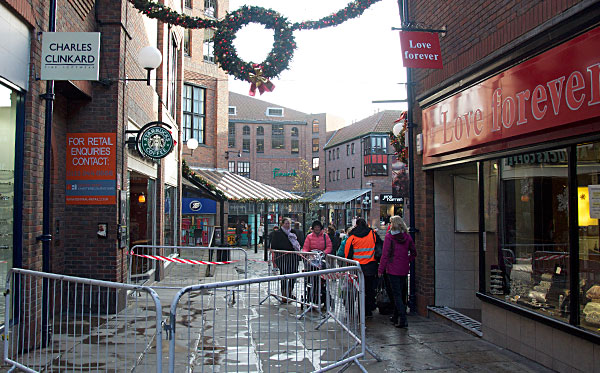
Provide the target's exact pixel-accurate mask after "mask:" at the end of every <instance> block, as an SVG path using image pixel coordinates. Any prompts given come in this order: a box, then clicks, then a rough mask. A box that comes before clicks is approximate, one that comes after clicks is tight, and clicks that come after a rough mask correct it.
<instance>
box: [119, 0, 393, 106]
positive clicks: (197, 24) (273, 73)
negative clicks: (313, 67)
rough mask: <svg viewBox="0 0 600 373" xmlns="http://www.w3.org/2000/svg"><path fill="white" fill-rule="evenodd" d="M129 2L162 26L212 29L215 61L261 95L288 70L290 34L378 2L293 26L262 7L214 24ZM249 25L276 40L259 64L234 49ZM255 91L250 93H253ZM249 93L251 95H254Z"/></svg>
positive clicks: (358, 1)
mask: <svg viewBox="0 0 600 373" xmlns="http://www.w3.org/2000/svg"><path fill="white" fill-rule="evenodd" d="M129 1H130V2H131V3H132V4H133V6H134V7H135V8H136V9H137V10H139V11H140V12H141V13H142V14H144V15H146V16H147V17H149V18H154V19H158V20H160V21H162V22H164V23H168V24H171V25H175V26H181V27H184V28H212V29H215V35H214V42H215V59H216V61H217V62H218V64H219V65H220V66H221V68H222V69H223V70H225V71H227V72H228V73H229V74H231V75H233V76H234V77H235V78H236V79H240V80H243V81H247V82H249V83H251V84H253V85H256V88H258V90H259V92H260V93H261V94H262V93H263V92H265V91H267V92H270V91H272V88H274V85H272V83H271V82H270V81H269V79H271V78H275V77H277V76H278V75H279V74H280V73H281V72H282V71H283V70H286V69H287V68H288V66H289V64H290V61H291V59H292V56H293V54H294V50H295V49H296V43H295V41H294V35H293V32H294V31H295V30H317V29H322V28H325V27H332V26H337V25H340V24H342V23H344V22H345V21H347V20H349V19H352V18H356V17H358V16H360V15H361V14H363V13H364V11H365V10H367V9H368V8H369V7H370V6H371V5H373V4H375V3H377V2H379V1H381V0H355V1H353V2H351V3H349V4H348V6H346V7H345V8H344V9H341V10H339V11H337V12H335V13H333V14H331V15H328V16H326V17H323V18H321V19H319V20H316V21H304V22H297V23H294V24H290V23H289V22H288V21H287V18H285V17H282V16H281V15H280V14H279V13H277V12H276V11H274V10H272V9H265V8H261V7H253V6H243V7H241V8H240V9H238V10H236V11H233V12H231V13H227V15H226V16H225V18H223V19H222V20H220V21H217V20H215V19H210V18H199V17H191V16H188V15H185V14H180V13H178V12H176V11H174V10H172V9H171V8H169V7H167V6H165V5H162V4H157V3H155V2H153V1H151V0H129ZM249 23H260V24H262V25H264V26H265V28H268V29H273V31H274V39H275V40H274V43H273V49H272V50H271V52H270V53H269V54H268V55H267V58H266V59H265V60H264V61H263V62H261V63H259V64H256V63H253V62H245V61H243V60H241V59H240V58H239V57H238V55H237V51H236V49H235V47H234V46H233V40H234V39H235V34H236V33H237V32H238V31H239V30H240V29H241V28H242V27H243V26H245V25H247V24H249ZM255 65H258V66H260V68H261V74H259V73H258V72H256V71H255ZM259 83H260V84H259ZM261 87H262V90H261ZM254 91H255V90H254ZM254 91H253V90H251V92H252V93H254ZM252 93H251V95H253V94H252Z"/></svg>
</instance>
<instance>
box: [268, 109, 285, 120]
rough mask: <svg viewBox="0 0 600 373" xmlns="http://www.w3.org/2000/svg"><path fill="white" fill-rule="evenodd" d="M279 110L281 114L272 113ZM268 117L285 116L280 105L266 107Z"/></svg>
mask: <svg viewBox="0 0 600 373" xmlns="http://www.w3.org/2000/svg"><path fill="white" fill-rule="evenodd" d="M278 110H281V114H273V112H274V111H278ZM265 115H266V116H268V117H277V118H283V117H284V116H285V110H284V109H283V108H282V107H268V108H267V112H266V113H265Z"/></svg>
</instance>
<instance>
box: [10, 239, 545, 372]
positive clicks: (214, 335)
mask: <svg viewBox="0 0 600 373" xmlns="http://www.w3.org/2000/svg"><path fill="white" fill-rule="evenodd" d="M248 254H249V259H250V260H249V262H248V266H247V267H245V266H240V265H239V264H236V265H235V266H233V267H234V268H235V270H230V271H227V273H226V274H222V276H220V277H219V281H225V280H233V279H239V278H244V277H246V276H247V277H261V276H266V275H268V274H270V273H269V271H268V267H267V264H266V263H264V262H263V261H262V253H261V252H260V251H259V253H258V254H254V253H253V252H252V251H249V252H248ZM199 268H202V267H198V266H190V265H187V266H177V267H175V266H173V267H171V268H170V269H171V270H169V271H167V274H168V276H167V279H166V281H163V282H162V283H161V284H160V285H161V286H162V287H161V288H157V289H156V291H157V292H158V294H159V295H160V298H161V303H162V307H163V309H162V319H163V320H167V316H168V310H169V307H170V303H171V299H172V298H173V297H174V296H175V294H176V293H177V287H178V286H180V285H183V284H185V283H188V284H190V283H195V282H211V280H210V279H209V278H202V277H205V276H204V275H205V273H206V272H205V271H204V270H199ZM174 269H176V270H174ZM199 278H201V279H199ZM252 286H253V287H254V288H253V289H250V288H249V289H247V292H245V293H242V292H239V293H238V296H237V298H236V299H235V303H234V304H235V307H234V305H233V304H232V297H231V294H232V293H231V292H219V291H213V290H203V291H202V292H198V293H192V294H190V295H189V296H186V297H183V298H182V301H181V302H180V307H179V310H178V318H177V325H178V326H177V328H178V332H177V333H176V336H177V337H176V339H175V350H174V351H175V361H176V363H175V371H176V372H179V371H181V372H184V371H209V372H220V371H243V372H271V371H273V372H300V371H302V372H304V371H311V370H313V369H318V368H319V367H323V366H326V365H328V364H331V363H332V362H335V361H336V359H339V358H340V357H341V356H343V353H344V352H345V351H347V350H348V349H349V348H350V350H352V346H353V344H354V342H353V341H352V342H351V343H349V344H347V345H343V343H341V342H342V340H343V338H340V335H339V334H337V333H340V332H339V328H338V329H336V328H337V327H338V325H336V324H335V323H334V322H332V320H330V321H329V322H326V323H325V324H324V325H323V327H322V328H321V329H320V330H315V326H316V325H317V324H318V323H319V322H320V321H321V320H322V315H321V314H320V313H318V312H312V313H309V314H308V315H307V317H305V318H303V319H302V320H298V319H297V318H296V316H297V315H298V312H299V311H298V309H299V307H298V306H297V305H292V304H280V303H279V302H278V301H276V300H274V298H272V299H271V300H270V301H269V302H267V303H265V304H264V305H260V306H258V303H259V302H260V300H262V299H264V298H265V297H266V295H267V294H269V292H270V291H271V290H270V289H269V288H268V287H265V286H262V287H261V286H257V285H252ZM248 305H252V307H248ZM240 310H242V311H243V312H242V313H241V314H240ZM233 311H237V312H233ZM149 312H150V313H152V310H149ZM388 317H389V316H385V315H379V314H378V313H377V312H375V315H374V317H373V318H372V319H369V320H367V322H366V338H367V346H368V347H370V349H371V350H372V351H374V352H375V353H376V354H377V355H379V356H380V357H381V358H382V361H381V362H378V361H376V360H375V359H374V358H373V357H372V356H371V355H369V354H367V356H366V357H365V358H364V359H363V360H361V363H362V365H363V366H364V367H365V368H366V369H367V370H368V371H369V372H424V371H428V372H431V371H433V372H440V373H441V372H550V371H551V370H548V369H546V368H544V367H542V366H541V365H538V364H536V363H534V362H532V361H530V360H528V359H526V358H524V357H522V356H519V355H516V354H514V353H512V352H509V351H507V350H505V349H501V348H499V347H497V346H495V345H493V344H491V343H488V342H486V341H484V340H482V339H481V338H479V337H475V336H473V335H471V334H469V333H467V332H464V331H462V330H461V329H459V328H458V327H452V326H449V325H446V324H444V323H443V322H440V321H437V320H434V319H428V318H424V317H421V316H409V318H408V322H409V327H408V328H407V329H399V328H395V327H394V326H392V324H391V322H390V321H389V320H388ZM113 323H116V324H118V323H131V320H130V319H129V320H128V319H127V318H125V319H120V321H119V322H116V321H115V320H113ZM116 324H115V325H114V329H115V330H118V329H121V328H120V327H119V325H116ZM150 328H151V327H150ZM232 328H234V329H235V333H231V332H230V331H231V329H232ZM110 329H112V328H110ZM133 331H134V332H133V333H131V335H129V334H130V333H127V335H125V336H124V335H119V336H107V337H108V338H119V339H122V338H123V337H125V338H127V337H128V336H129V337H132V339H131V340H129V341H128V342H126V344H129V343H131V342H133V340H135V329H133ZM92 334H93V332H92ZM150 334H154V332H153V331H152V330H150ZM59 340H61V339H55V341H59ZM62 340H63V341H64V339H62ZM90 343H93V341H90V338H88V339H85V338H84V339H81V340H80V341H77V342H76V343H72V345H73V346H76V348H73V351H82V352H86V351H87V350H88V349H89V344H90ZM145 343H146V347H147V348H146V349H145V352H143V353H142V354H141V355H140V356H139V358H140V360H139V361H138V363H137V369H134V371H149V372H154V371H157V367H156V366H155V364H153V362H155V361H156V348H155V341H149V340H146V341H145ZM107 347H108V348H110V347H109V346H107ZM59 350H62V349H61V348H59ZM162 350H163V371H164V372H166V371H168V368H167V364H168V361H169V356H168V352H169V341H168V340H166V339H164V338H163V348H162ZM353 353H356V350H354V351H353ZM50 355H52V354H50ZM65 355H66V356H65V358H67V357H69V354H65ZM74 355H75V354H74ZM77 355H79V354H76V356H74V357H73V358H70V359H62V363H63V364H65V363H67V364H70V365H66V366H65V365H63V364H61V365H58V366H57V365H54V364H48V368H50V369H52V368H54V369H59V370H62V369H65V368H66V369H69V370H70V369H71V368H72V367H73V368H76V370H78V371H94V370H95V369H93V368H91V367H86V366H85V365H84V364H82V363H84V362H86V361H87V362H89V361H94V362H95V363H96V364H97V362H96V361H95V360H93V359H90V358H89V357H88V356H86V355H85V354H83V353H82V355H81V356H77ZM51 359H52V357H51V356H49V359H48V360H51ZM96 360H97V359H96ZM96 364H94V365H92V367H95V366H96ZM190 366H191V367H192V370H188V367H190ZM109 367H110V368H109ZM105 369H108V370H109V371H121V370H129V369H127V368H126V367H125V366H121V365H120V364H119V363H117V362H116V361H114V360H112V361H102V365H100V370H103V371H104V370H105ZM2 371H5V369H2ZM334 371H335V370H334ZM346 371H347V372H359V371H360V369H359V368H358V367H357V366H356V365H354V364H353V365H350V366H349V368H348V369H347V370H346Z"/></svg>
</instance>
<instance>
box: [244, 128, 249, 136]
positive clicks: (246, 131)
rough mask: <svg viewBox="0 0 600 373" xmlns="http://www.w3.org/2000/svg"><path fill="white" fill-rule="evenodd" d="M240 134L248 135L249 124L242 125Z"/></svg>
mask: <svg viewBox="0 0 600 373" xmlns="http://www.w3.org/2000/svg"><path fill="white" fill-rule="evenodd" d="M242 135H244V136H250V127H249V126H244V128H242Z"/></svg>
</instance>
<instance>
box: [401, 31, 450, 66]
mask: <svg viewBox="0 0 600 373" xmlns="http://www.w3.org/2000/svg"><path fill="white" fill-rule="evenodd" d="M400 46H401V47H402V64H403V65H404V67H410V68H418V69H441V68H442V67H443V65H442V52H441V48H440V39H439V37H438V34H437V33H432V32H414V31H400Z"/></svg>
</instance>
